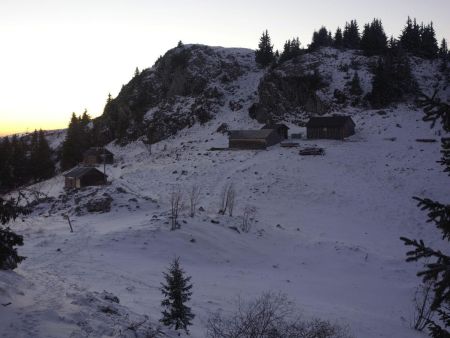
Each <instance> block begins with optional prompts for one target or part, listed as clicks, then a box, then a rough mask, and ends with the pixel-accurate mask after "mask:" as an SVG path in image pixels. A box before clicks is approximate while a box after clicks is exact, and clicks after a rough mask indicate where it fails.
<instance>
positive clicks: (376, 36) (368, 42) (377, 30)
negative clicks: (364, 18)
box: [361, 19, 387, 56]
mask: <svg viewBox="0 0 450 338" xmlns="http://www.w3.org/2000/svg"><path fill="white" fill-rule="evenodd" d="M361 49H362V50H363V51H364V53H365V54H366V55H368V56H372V55H380V54H383V53H384V52H385V51H386V49H387V37H386V34H385V33H384V28H383V25H382V23H381V20H378V19H374V20H373V21H372V23H370V24H366V25H364V31H363V35H362V38H361Z"/></svg>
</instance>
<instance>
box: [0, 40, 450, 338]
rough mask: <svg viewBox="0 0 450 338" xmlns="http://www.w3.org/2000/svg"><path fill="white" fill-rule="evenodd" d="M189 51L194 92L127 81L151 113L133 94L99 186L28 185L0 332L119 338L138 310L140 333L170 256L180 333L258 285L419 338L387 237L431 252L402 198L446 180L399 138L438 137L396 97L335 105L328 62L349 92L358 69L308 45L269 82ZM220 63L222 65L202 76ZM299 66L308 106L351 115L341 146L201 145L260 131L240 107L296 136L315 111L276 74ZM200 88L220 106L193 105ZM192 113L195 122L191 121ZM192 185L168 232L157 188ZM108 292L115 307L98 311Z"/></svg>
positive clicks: (356, 328) (371, 331) (218, 54)
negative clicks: (382, 106) (32, 204)
mask: <svg viewBox="0 0 450 338" xmlns="http://www.w3.org/2000/svg"><path fill="white" fill-rule="evenodd" d="M185 48H191V47H190V46H186V47H185ZM211 51H212V52H211ZM192 52H193V53H194V54H195V55H197V57H199V55H203V54H204V53H206V54H207V55H209V56H208V57H207V62H206V65H211V66H210V67H203V66H198V68H195V69H196V70H195V72H198V73H200V74H203V75H202V76H203V77H204V78H206V79H207V80H206V81H202V83H203V85H202V86H203V89H202V90H200V91H198V92H197V91H196V90H194V89H193V87H192V86H191V84H192V83H191V82H190V81H189V80H186V81H185V82H176V83H175V82H171V83H167V84H165V85H164V86H162V87H159V85H160V84H161V83H164V81H160V80H161V79H163V78H164V77H163V75H161V74H162V73H161V74H158V73H157V69H158V65H156V66H155V67H156V68H153V69H150V70H145V71H143V72H142V73H141V74H140V75H139V79H140V80H138V79H135V80H134V81H135V82H136V86H137V83H138V82H140V81H144V79H145V81H148V82H146V83H147V84H148V86H152V89H151V90H150V91H148V92H146V93H153V94H154V95H156V96H157V99H154V100H155V101H154V103H151V102H152V101H151V100H152V99H151V97H150V96H149V97H145V98H143V97H142V96H140V94H139V90H137V91H135V95H136V96H135V97H136V98H141V99H142V101H139V102H141V103H142V102H145V103H142V105H141V107H142V109H141V110H140V113H139V114H141V118H142V124H140V123H136V124H133V123H134V122H133V123H132V124H131V125H130V128H131V129H129V132H130V133H134V138H135V140H131V139H128V140H127V142H125V143H124V144H125V145H124V146H120V145H118V144H116V143H114V142H112V143H110V144H109V145H108V149H109V150H111V151H112V152H113V153H114V154H115V156H116V160H117V163H116V164H115V165H113V166H108V167H107V174H108V176H109V181H111V185H108V186H105V187H101V188H85V189H82V190H80V191H78V192H76V193H72V194H66V193H65V192H64V189H63V177H62V176H61V175H59V176H57V177H55V178H53V179H51V180H48V181H46V182H43V183H40V184H38V185H37V186H35V188H36V189H38V190H39V191H41V192H43V193H45V194H47V195H48V196H49V197H52V198H51V199H49V200H48V201H47V202H45V203H42V204H40V205H39V206H38V207H37V208H36V210H35V212H34V213H33V214H32V215H30V216H27V217H25V218H23V220H18V221H16V222H15V223H13V224H12V225H11V226H12V227H13V228H14V229H16V230H17V232H19V233H21V234H23V235H24V236H25V246H24V247H23V248H20V252H21V254H23V255H25V256H27V257H28V259H27V260H26V261H24V262H23V263H22V264H21V265H20V266H19V268H18V269H16V270H15V272H0V303H2V304H6V303H9V302H11V303H12V304H11V305H9V306H2V307H0V318H1V319H0V327H2V328H4V330H3V332H2V334H3V336H4V337H30V336H34V337H61V336H71V337H85V336H88V335H89V336H96V337H97V336H113V337H119V336H121V334H123V335H125V336H127V335H128V336H133V333H132V332H129V331H130V330H128V331H127V329H126V328H127V327H129V326H130V325H131V324H132V323H137V322H142V321H143V320H144V319H145V317H144V316H145V315H148V316H149V320H148V321H146V322H145V325H151V326H153V327H155V326H156V325H157V322H158V320H159V319H160V311H161V309H160V302H161V298H162V297H161V292H160V290H159V287H160V283H161V282H162V279H163V277H162V272H163V271H165V270H166V268H167V266H168V264H169V262H170V261H171V260H172V259H173V258H174V257H177V256H179V257H180V258H181V264H182V266H183V268H184V269H185V270H186V271H187V273H188V274H189V275H191V276H192V282H193V284H194V288H193V297H192V301H191V305H192V309H193V312H194V313H195V314H196V318H195V320H194V325H193V326H192V329H191V336H192V337H204V336H205V325H206V322H207V319H208V317H209V316H210V314H211V313H212V312H215V311H217V310H222V311H224V312H225V313H229V312H230V311H232V309H234V307H235V306H234V305H235V301H236V299H237V297H238V296H241V297H242V298H243V299H252V298H254V297H257V296H258V295H260V294H261V293H262V292H264V291H269V290H272V291H275V292H278V291H280V292H283V293H286V294H287V295H288V297H289V299H291V300H293V301H295V303H296V304H297V306H298V308H299V312H300V313H301V314H302V316H304V317H305V318H310V317H319V318H322V319H326V320H330V321H331V322H338V323H339V324H341V325H348V326H349V328H350V330H351V332H352V333H353V335H354V336H355V337H364V338H375V337H397V338H411V337H423V336H424V335H422V334H420V333H417V332H415V331H413V330H411V329H410V322H411V318H412V299H413V297H414V292H415V289H416V287H417V285H418V284H419V280H418V279H417V277H416V276H415V273H416V272H417V270H418V269H419V268H420V265H419V264H413V263H405V252H406V248H405V247H404V246H403V245H402V243H401V241H400V240H399V237H400V236H408V237H413V238H416V237H419V238H423V239H425V240H427V241H428V242H429V243H439V242H440V235H439V233H437V231H435V229H434V227H433V226H431V225H427V224H426V223H425V220H426V215H425V214H424V213H423V212H421V211H420V210H419V209H418V208H417V207H416V205H415V201H414V200H413V199H412V196H427V197H429V198H433V199H437V200H441V201H442V202H448V188H447V187H448V177H447V175H445V174H444V173H443V172H442V171H441V168H440V167H439V166H438V164H436V160H437V159H439V157H440V154H439V150H440V149H439V146H438V143H419V142H416V141H415V140H416V139H417V138H434V139H438V138H439V135H440V130H439V128H438V127H436V128H434V129H430V126H429V125H428V124H426V123H424V122H422V121H421V119H422V115H423V113H422V112H421V111H420V110H418V109H416V108H415V107H414V106H413V105H412V104H411V103H408V102H407V103H400V104H398V105H397V106H396V107H392V108H390V109H386V110H384V111H381V112H380V111H379V110H370V109H367V108H363V107H362V106H355V107H352V106H351V105H350V104H347V105H345V104H338V103H336V102H335V101H334V92H335V89H339V90H341V91H343V92H345V90H346V89H345V82H346V81H347V79H345V77H346V76H347V71H340V70H339V69H338V65H340V64H351V63H352V59H353V58H356V59H357V60H359V61H358V69H359V70H358V71H359V73H360V77H361V79H362V87H363V90H364V92H365V93H367V92H368V91H369V90H370V83H371V81H370V79H371V75H370V72H369V71H368V65H369V63H370V60H369V59H368V58H365V57H362V56H357V55H354V53H353V52H342V53H339V54H336V56H329V57H328V56H326V55H332V54H334V53H335V51H334V50H333V49H323V50H321V51H319V52H317V53H316V54H312V55H307V56H302V57H303V58H305V60H303V61H302V62H300V64H295V63H293V62H289V63H286V64H285V65H284V66H283V67H285V68H286V69H284V68H283V69H278V70H274V71H273V72H272V71H271V70H269V73H265V72H264V71H262V70H260V69H258V68H257V67H256V65H255V64H254V61H253V57H252V53H253V52H252V51H250V50H243V49H223V48H219V47H217V48H216V47H214V48H213V47H206V46H203V47H195V48H194V49H193V51H192ZM208 53H209V54H208ZM222 58H224V59H227V60H230V61H229V63H228V64H227V65H225V66H224V69H225V70H224V69H222V70H221V72H220V73H219V72H215V73H214V72H213V70H217V69H218V68H217V65H218V64H221V62H222ZM194 59H195V58H194ZM317 60H321V62H319V63H317ZM235 62H237V64H238V65H239V67H238V66H236V67H235V69H241V70H242V69H243V71H239V72H236V74H235V76H234V77H232V78H230V80H229V82H225V83H223V82H221V81H220V80H218V79H220V78H222V77H223V75H224V73H226V74H227V76H231V75H230V74H231V73H230V72H232V71H231V69H234V68H233V67H231V66H230V65H232V64H236V63H235ZM310 63H311V64H315V65H316V66H314V67H316V69H317V72H319V73H320V74H321V76H322V78H323V79H325V80H326V82H327V83H328V85H326V86H324V87H321V88H318V89H317V90H316V91H314V93H309V94H311V95H312V94H314V95H313V96H309V97H308V99H312V98H314V100H316V101H315V102H316V103H317V102H319V100H320V102H321V103H320V106H321V107H322V104H323V107H324V109H325V110H326V111H327V112H328V111H329V112H340V113H346V114H350V115H352V117H353V119H354V121H355V123H356V125H357V128H356V135H354V136H352V137H350V138H349V139H347V140H346V141H343V142H342V141H332V140H315V141H310V140H305V139H302V140H301V141H300V142H301V145H302V146H312V145H318V146H320V147H323V148H325V155H324V156H318V157H314V156H312V157H303V156H300V155H298V149H288V148H282V147H280V146H279V145H276V146H273V147H270V148H269V149H268V150H265V151H211V150H210V149H211V148H212V147H226V146H227V136H226V135H225V134H222V133H219V132H217V129H218V127H219V126H221V125H223V124H224V123H226V124H227V125H228V127H229V128H230V129H238V128H239V129H240V128H242V129H245V128H259V127H260V126H261V124H260V123H258V122H257V120H255V119H253V118H251V117H250V116H249V109H250V108H251V107H252V106H253V105H254V104H255V103H258V104H259V105H260V106H259V113H261V112H262V113H264V109H265V108H266V107H272V108H273V107H281V106H284V107H285V108H286V109H285V111H284V110H282V109H281V108H280V109H279V110H275V109H274V110H271V111H272V112H276V113H277V114H276V115H274V116H278V117H279V118H280V119H282V120H284V121H286V122H287V123H288V125H289V126H290V128H291V129H290V133H299V132H300V133H303V134H305V129H304V128H303V127H301V126H299V125H298V124H299V122H302V121H304V120H305V119H306V117H307V116H308V115H310V114H312V113H314V111H312V110H314V109H313V108H314V107H316V108H317V107H318V104H313V105H309V104H308V102H307V101H303V98H302V97H301V96H298V97H297V96H291V95H289V94H287V92H286V88H287V87H286V86H285V85H284V83H285V80H286V78H287V77H288V78H290V79H292V74H295V73H296V72H297V71H298V70H292V74H291V75H289V74H288V69H291V67H292V69H297V68H296V67H300V65H301V66H302V67H306V68H308V67H309V66H308V65H309V64H310ZM204 64H205V63H202V64H201V65H204ZM353 64H355V63H353ZM413 66H414V68H413V71H414V72H415V74H416V77H417V78H418V79H417V80H418V83H419V84H420V85H421V86H422V88H423V89H428V88H431V86H432V83H433V81H434V77H433V75H432V74H434V72H437V65H436V64H433V63H429V64H428V63H427V64H425V63H419V64H414V65H413ZM161 67H162V66H161ZM163 68H164V69H167V68H166V67H163ZM161 69H162V68H161ZM183 69H185V70H186V69H187V71H186V72H183V71H181V70H180V69H179V70H178V71H179V72H180V74H181V75H180V78H185V79H188V78H189V76H188V75H186V74H188V73H189V74H191V72H194V70H193V69H194V68H190V67H187V68H183ZM342 69H346V67H343V68H342ZM424 69H425V70H426V71H425V70H424ZM312 70H314V69H312ZM348 73H349V74H351V73H352V71H348ZM303 75H304V72H303V71H302V73H301V76H303ZM202 76H200V77H202ZM301 76H300V77H301ZM141 77H142V79H141ZM155 78H157V79H158V80H155ZM168 78H172V79H173V77H170V76H169V77H168ZM262 79H263V81H261V80H262ZM292 81H297V80H292ZM269 83H276V84H279V85H280V86H275V87H273V88H272V93H273V94H274V95H273V97H276V98H277V100H274V101H271V102H269V101H267V100H266V99H265V98H264V92H265V90H264V88H268V87H269ZM261 84H263V85H261ZM133 86H134V85H133V84H132V83H130V84H128V85H127V86H126V88H125V91H123V92H122V94H121V95H119V97H118V98H116V100H118V101H116V103H115V104H117V106H116V107H117V109H118V110H117V111H119V110H120V109H122V108H123V107H125V106H126V105H124V102H128V103H127V105H128V104H129V103H130V102H129V101H128V99H129V97H128V95H131V94H130V93H132V92H133V91H132V90H131V89H132V88H133ZM138 87H139V88H141V85H139V86H138ZM194 87H195V86H194ZM136 88H137V87H136ZM136 88H135V89H136ZM207 88H216V91H215V92H217V93H220V95H218V96H214V95H213V96H211V97H206V96H205V93H208V89H207ZM128 90H130V91H129V92H127V91H128ZM127 93H128V94H127ZM142 93H144V92H142ZM262 93H263V95H262V96H261V94H262ZM275 93H279V95H275ZM142 95H144V94H142ZM141 99H139V100H141ZM120 102H121V103H120ZM119 103H120V104H119ZM152 105H153V106H152ZM128 106H129V105H128ZM207 106H208V107H209V108H207ZM193 107H194V108H195V107H203V108H202V109H205V110H207V111H208V112H211V115H210V116H209V118H208V119H207V120H205V121H202V123H200V122H201V121H198V120H197V119H198V115H196V113H195V112H198V110H195V109H193ZM308 107H312V108H308ZM119 108H120V109H119ZM199 109H200V108H199ZM296 109H298V111H296ZM308 109H310V110H311V111H308ZM112 111H113V110H111V112H112ZM121 111H125V110H121ZM132 111H133V112H137V111H139V109H138V110H132ZM266 112H267V111H266ZM108 114H113V113H108V112H105V115H104V116H103V117H102V119H104V121H107V120H108V119H109V118H111V119H113V117H109V115H108ZM139 114H138V115H139ZM200 116H201V115H200ZM261 116H263V115H261ZM128 118H129V120H130V121H131V120H132V118H131V117H130V116H128ZM260 120H261V119H260ZM145 121H147V122H145ZM158 121H163V122H161V123H163V124H164V127H162V126H160V127H161V128H160V127H158V130H165V131H167V132H164V133H163V134H161V135H160V137H157V138H156V137H155V139H154V140H153V141H154V145H153V146H152V153H151V154H150V153H149V149H148V146H146V145H145V144H144V143H143V142H142V139H143V136H144V134H145V130H144V129H145V128H144V127H143V126H145V125H146V123H147V124H148V125H151V124H152V123H154V124H153V125H158V123H160V122H158ZM174 121H176V122H177V123H178V122H179V123H180V124H176V125H174V124H173V123H174ZM186 121H190V122H186ZM197 122H198V123H197ZM105 123H107V122H105ZM133 126H134V127H135V128H134V127H133ZM139 126H141V127H142V128H143V130H141V131H139V128H138V127H139ZM170 126H172V127H173V128H169V127H170ZM133 128H134V129H133ZM164 128H166V129H164ZM167 128H168V129H167ZM130 135H131V134H130ZM153 135H155V133H153ZM55 142H56V141H55ZM229 183H233V185H234V187H235V190H236V207H235V210H234V215H233V216H232V217H231V216H228V215H218V210H219V208H220V201H221V195H222V191H223V189H224V187H225V186H226V185H227V184H229ZM194 185H197V186H199V187H201V191H202V193H201V198H200V201H199V207H200V206H201V207H202V209H201V210H199V211H198V212H197V215H196V216H195V217H189V215H188V210H184V211H183V213H182V215H181V218H180V221H181V229H180V230H176V231H170V225H169V208H170V193H171V191H172V190H173V189H178V188H179V189H180V190H181V191H182V192H183V194H184V197H185V200H187V198H188V194H189V191H190V189H191V188H192V186H194ZM105 196H109V197H110V198H111V199H112V203H111V210H110V212H107V213H89V212H88V211H87V210H86V208H85V204H86V203H87V202H88V201H89V200H93V199H100V198H104V197H105ZM246 209H247V210H249V209H251V210H252V215H253V220H252V227H251V229H250V231H249V233H242V232H241V233H238V232H236V231H235V230H233V229H232V228H230V227H238V228H239V226H240V224H241V223H242V217H243V214H244V211H245V210H246ZM65 213H68V214H70V217H71V220H72V223H73V226H74V233H70V232H69V228H68V224H67V221H66V220H65V219H64V218H63V216H62V215H63V214H65ZM212 221H214V222H212ZM104 291H105V292H106V293H105V292H104ZM111 294H113V295H115V296H117V297H118V298H119V299H120V304H116V303H114V302H111V301H110V299H111V298H112V295H111ZM108 299H109V300H108ZM105 309H106V310H105ZM111 309H112V310H111ZM111 311H112V312H111ZM145 325H144V326H145ZM140 329H142V330H144V329H145V327H141V328H140ZM142 332H143V331H141V332H140V334H142ZM165 332H166V334H167V336H169V337H175V336H176V334H175V333H173V332H170V331H165ZM138 333H139V332H138ZM138 336H139V335H138ZM141 336H142V335H141Z"/></svg>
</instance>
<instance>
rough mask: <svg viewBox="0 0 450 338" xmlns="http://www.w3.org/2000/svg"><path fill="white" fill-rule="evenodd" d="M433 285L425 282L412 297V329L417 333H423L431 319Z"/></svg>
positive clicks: (432, 313) (432, 311) (432, 312)
mask: <svg viewBox="0 0 450 338" xmlns="http://www.w3.org/2000/svg"><path fill="white" fill-rule="evenodd" d="M432 286H433V284H432V283H431V281H427V282H426V283H425V284H421V285H419V286H418V287H417V290H416V294H415V295H414V318H413V323H412V325H411V326H412V328H413V329H414V330H417V331H423V329H425V328H426V327H427V325H428V324H429V322H430V320H431V319H432V318H433V315H434V310H433V309H432V307H431V305H432V303H433V288H432Z"/></svg>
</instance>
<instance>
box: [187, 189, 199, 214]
mask: <svg viewBox="0 0 450 338" xmlns="http://www.w3.org/2000/svg"><path fill="white" fill-rule="evenodd" d="M200 193H201V188H200V187H199V186H198V185H193V186H192V189H191V192H190V194H189V209H190V216H191V217H194V216H195V211H196V209H197V203H198V200H199V198H200Z"/></svg>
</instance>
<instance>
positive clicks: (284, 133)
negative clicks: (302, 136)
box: [261, 123, 289, 140]
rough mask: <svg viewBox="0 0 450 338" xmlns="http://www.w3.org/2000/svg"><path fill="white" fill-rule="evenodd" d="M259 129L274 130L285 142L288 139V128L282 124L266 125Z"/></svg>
mask: <svg viewBox="0 0 450 338" xmlns="http://www.w3.org/2000/svg"><path fill="white" fill-rule="evenodd" d="M261 129H274V130H276V132H277V133H278V134H279V135H280V136H281V137H283V139H285V140H287V138H288V130H289V127H288V126H287V125H285V124H282V123H276V124H266V125H264V127H262V128H261Z"/></svg>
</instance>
